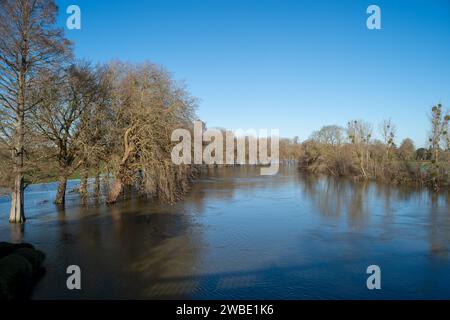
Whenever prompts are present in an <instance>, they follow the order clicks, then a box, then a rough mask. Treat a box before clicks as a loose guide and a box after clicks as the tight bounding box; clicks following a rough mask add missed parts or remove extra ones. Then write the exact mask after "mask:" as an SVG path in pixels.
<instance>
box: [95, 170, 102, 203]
mask: <svg viewBox="0 0 450 320" xmlns="http://www.w3.org/2000/svg"><path fill="white" fill-rule="evenodd" d="M100 183H101V181H100V169H99V168H97V171H96V173H95V187H94V194H95V197H96V198H97V199H98V198H100V193H101V192H100V191H101V184H100Z"/></svg>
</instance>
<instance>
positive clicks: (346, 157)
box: [299, 104, 450, 189]
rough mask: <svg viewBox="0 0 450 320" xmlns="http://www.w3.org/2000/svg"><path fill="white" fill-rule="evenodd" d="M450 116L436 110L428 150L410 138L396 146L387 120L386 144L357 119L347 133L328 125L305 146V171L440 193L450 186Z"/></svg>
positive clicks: (383, 134) (302, 160)
mask: <svg viewBox="0 0 450 320" xmlns="http://www.w3.org/2000/svg"><path fill="white" fill-rule="evenodd" d="M449 120H450V114H449V113H448V112H444V110H443V107H442V105H441V104H438V105H436V106H434V107H433V108H432V109H431V115H430V134H429V147H428V148H427V149H425V148H419V149H417V150H416V148H415V146H414V142H413V141H412V140H411V139H409V138H407V139H404V140H403V141H402V142H401V144H400V145H399V146H397V144H396V127H395V125H394V124H393V123H392V121H391V120H390V119H389V120H384V121H383V122H382V123H381V124H380V125H379V134H380V136H381V138H382V139H381V140H378V139H374V138H373V137H374V133H373V131H374V130H373V126H372V125H371V124H370V123H368V122H365V121H361V120H354V121H350V122H348V123H347V127H346V128H342V127H339V126H336V125H331V126H325V127H323V128H321V129H320V130H319V131H316V132H314V133H313V134H312V135H311V137H310V139H309V140H307V141H305V142H304V143H303V144H302V152H301V153H302V154H301V156H300V157H299V159H300V166H301V167H302V168H303V169H306V170H309V171H312V172H316V173H328V174H332V175H340V176H344V175H345V176H354V177H359V178H362V179H381V180H386V181H390V182H396V183H402V182H415V183H418V184H421V185H429V186H432V187H433V188H435V189H439V188H440V187H442V186H448V185H450V131H449Z"/></svg>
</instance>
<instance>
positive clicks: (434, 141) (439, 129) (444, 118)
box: [428, 103, 450, 164]
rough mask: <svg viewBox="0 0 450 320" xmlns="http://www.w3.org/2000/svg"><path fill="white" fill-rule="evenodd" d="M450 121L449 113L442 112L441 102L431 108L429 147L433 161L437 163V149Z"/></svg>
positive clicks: (446, 132) (439, 147)
mask: <svg viewBox="0 0 450 320" xmlns="http://www.w3.org/2000/svg"><path fill="white" fill-rule="evenodd" d="M449 121H450V114H449V113H448V112H446V113H444V111H443V110H442V104H440V103H439V104H438V105H437V106H433V108H431V116H430V122H431V132H430V136H429V139H428V141H429V143H430V149H431V151H432V153H433V161H434V162H435V163H436V164H437V163H438V162H439V151H440V149H441V143H442V139H443V138H445V137H446V136H447V134H448V123H449Z"/></svg>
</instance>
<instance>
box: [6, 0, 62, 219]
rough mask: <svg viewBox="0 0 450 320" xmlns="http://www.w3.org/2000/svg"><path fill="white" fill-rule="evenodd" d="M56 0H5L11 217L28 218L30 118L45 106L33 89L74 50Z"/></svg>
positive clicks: (7, 134) (7, 142) (7, 136)
mask: <svg viewBox="0 0 450 320" xmlns="http://www.w3.org/2000/svg"><path fill="white" fill-rule="evenodd" d="M56 14H57V7H56V5H55V3H54V1H53V0H0V115H1V118H0V120H1V122H2V123H1V127H0V128H1V134H0V138H1V140H2V142H3V143H4V144H6V145H7V147H8V149H9V150H10V153H11V163H12V167H13V168H12V171H13V183H12V194H11V198H12V203H11V212H10V218H9V221H10V222H12V223H22V222H24V221H25V215H24V209H23V203H24V186H25V181H24V177H25V169H26V167H25V152H26V149H25V142H26V131H27V128H28V126H27V119H28V117H29V115H30V112H31V111H32V110H33V109H34V108H35V107H36V106H37V105H38V104H39V102H40V101H39V100H35V99H33V98H34V95H31V94H30V91H31V89H32V88H33V87H34V86H35V85H36V77H37V76H38V74H39V72H40V71H41V70H46V69H52V68H56V67H57V66H58V65H59V64H60V63H61V60H62V59H64V57H66V56H67V55H68V54H69V53H70V50H69V49H70V46H69V43H68V42H67V41H66V40H65V39H64V37H63V32H62V30H61V29H58V28H56V27H55V22H56Z"/></svg>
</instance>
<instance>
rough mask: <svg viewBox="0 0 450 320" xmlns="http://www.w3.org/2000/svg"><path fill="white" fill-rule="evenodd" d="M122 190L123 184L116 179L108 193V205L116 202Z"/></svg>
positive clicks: (120, 180) (119, 179) (118, 178)
mask: <svg viewBox="0 0 450 320" xmlns="http://www.w3.org/2000/svg"><path fill="white" fill-rule="evenodd" d="M122 190H123V182H122V179H121V178H120V177H117V178H116V180H115V181H114V185H113V187H112V189H111V191H110V192H109V195H108V200H107V201H106V202H107V203H108V204H113V203H116V202H117V199H118V198H119V196H120V194H121V193H122Z"/></svg>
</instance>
